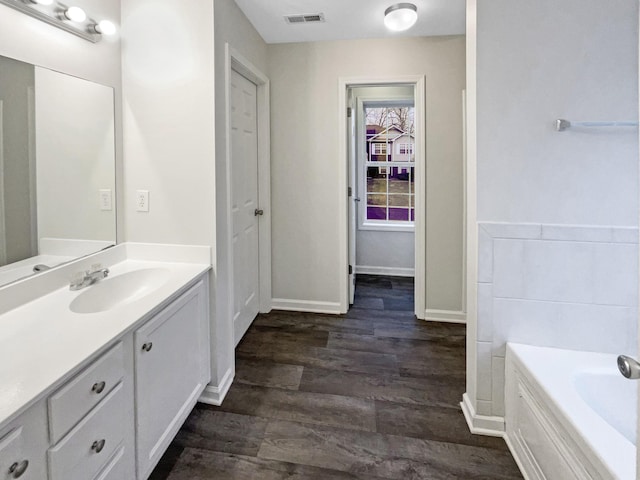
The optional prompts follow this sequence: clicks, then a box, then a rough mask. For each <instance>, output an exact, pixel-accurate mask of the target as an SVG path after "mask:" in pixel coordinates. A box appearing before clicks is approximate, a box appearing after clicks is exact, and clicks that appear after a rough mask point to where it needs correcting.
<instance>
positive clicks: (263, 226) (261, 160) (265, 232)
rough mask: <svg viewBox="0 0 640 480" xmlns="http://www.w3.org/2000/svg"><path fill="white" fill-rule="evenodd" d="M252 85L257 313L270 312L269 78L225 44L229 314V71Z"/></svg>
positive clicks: (230, 303) (230, 307)
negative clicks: (254, 94) (254, 98)
mask: <svg viewBox="0 0 640 480" xmlns="http://www.w3.org/2000/svg"><path fill="white" fill-rule="evenodd" d="M232 70H233V71H235V72H237V73H238V74H240V75H242V76H243V77H245V78H246V79H247V80H249V81H251V82H252V83H254V84H255V85H256V87H257V88H256V90H257V114H258V125H257V126H258V204H259V206H260V208H261V209H262V210H263V211H264V215H263V216H262V218H260V220H259V223H258V243H259V247H258V248H259V249H258V272H259V286H258V288H259V290H260V302H259V303H260V312H261V313H268V312H270V311H271V123H270V104H269V78H268V77H267V76H266V75H265V74H264V73H262V71H260V69H259V68H257V67H256V66H255V65H253V64H252V63H251V62H250V61H249V60H247V59H246V58H245V57H244V56H243V55H242V54H240V52H238V51H237V50H236V49H235V48H233V47H232V46H231V45H229V43H225V116H226V119H225V123H226V126H225V130H226V131H225V137H226V142H225V143H226V145H225V149H226V151H225V160H224V161H225V171H226V178H225V182H226V190H227V192H226V201H227V222H226V224H227V225H226V226H227V245H228V252H227V259H226V260H227V272H228V277H229V285H228V287H227V288H228V291H229V295H228V298H227V308H228V312H229V315H230V316H233V299H234V295H235V292H234V278H233V223H232V222H233V217H232V215H231V205H232V202H231V71H232Z"/></svg>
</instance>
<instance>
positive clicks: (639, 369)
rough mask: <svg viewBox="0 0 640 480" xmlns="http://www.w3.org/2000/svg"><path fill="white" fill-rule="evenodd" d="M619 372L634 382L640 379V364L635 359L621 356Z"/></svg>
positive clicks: (619, 358)
mask: <svg viewBox="0 0 640 480" xmlns="http://www.w3.org/2000/svg"><path fill="white" fill-rule="evenodd" d="M618 370H620V373H621V374H622V375H624V376H625V377H627V378H630V379H632V380H637V379H639V378H640V363H638V361H637V360H636V359H635V358H631V357H627V356H626V355H620V356H619V357H618Z"/></svg>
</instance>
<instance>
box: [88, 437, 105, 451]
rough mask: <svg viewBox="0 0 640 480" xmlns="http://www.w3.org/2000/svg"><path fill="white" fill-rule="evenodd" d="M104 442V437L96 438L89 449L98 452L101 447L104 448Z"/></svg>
mask: <svg viewBox="0 0 640 480" xmlns="http://www.w3.org/2000/svg"><path fill="white" fill-rule="evenodd" d="M105 443H106V440H105V439H104V438H103V439H102V440H96V441H95V442H93V444H92V445H91V450H93V451H94V452H96V453H100V452H101V451H102V449H103V448H104V444H105Z"/></svg>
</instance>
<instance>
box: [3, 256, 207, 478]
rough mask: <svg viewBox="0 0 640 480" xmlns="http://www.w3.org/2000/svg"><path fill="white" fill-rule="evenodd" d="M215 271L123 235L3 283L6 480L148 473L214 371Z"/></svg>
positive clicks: (201, 259) (202, 259) (199, 259)
mask: <svg viewBox="0 0 640 480" xmlns="http://www.w3.org/2000/svg"><path fill="white" fill-rule="evenodd" d="M96 263H100V264H101V266H102V267H105V268H108V269H109V275H108V277H107V278H105V279H104V280H101V281H99V282H97V283H95V284H93V285H91V286H88V287H86V288H82V289H80V290H78V291H71V290H70V289H69V278H71V277H73V275H74V274H77V272H78V271H84V270H88V269H90V268H92V265H93V266H94V267H95V264H96ZM209 269H210V253H209V249H208V248H206V247H170V246H169V247H168V246H150V245H147V246H145V245H136V244H123V245H119V246H117V247H114V248H112V249H110V250H109V251H106V252H101V253H99V254H96V255H92V256H90V257H87V258H85V259H81V260H79V261H77V262H73V263H72V264H69V265H65V266H63V267H60V268H58V269H54V270H52V271H50V272H44V273H43V274H41V275H38V276H36V277H34V278H30V279H26V280H24V281H22V282H18V283H16V284H13V285H9V286H6V287H4V288H2V289H0V305H3V307H4V309H5V310H6V311H3V312H1V315H0V324H1V325H2V327H1V328H0V332H1V333H0V343H1V347H2V348H0V479H2V480H4V479H13V478H22V479H30V480H44V479H48V480H58V479H64V480H69V479H73V480H83V479H87V480H112V479H113V480H116V479H117V480H123V479H139V480H140V479H146V478H148V476H149V475H150V473H151V472H152V470H153V468H154V467H155V465H156V464H157V462H158V460H159V459H160V458H161V456H162V455H163V453H164V451H165V450H166V448H167V447H168V445H169V444H170V443H171V441H172V439H173V437H174V436H175V434H176V433H177V431H178V430H179V428H180V427H181V425H182V423H183V422H184V420H185V419H186V417H187V415H188V414H189V412H190V411H191V409H192V408H193V406H194V405H195V403H196V401H197V400H198V398H199V396H200V394H201V393H202V391H203V390H204V388H205V386H206V385H207V383H208V382H209V379H210V359H209V345H210V342H209V285H208V271H209Z"/></svg>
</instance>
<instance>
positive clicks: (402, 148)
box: [398, 143, 413, 155]
mask: <svg viewBox="0 0 640 480" xmlns="http://www.w3.org/2000/svg"><path fill="white" fill-rule="evenodd" d="M398 153H399V154H400V155H413V143H400V144H398Z"/></svg>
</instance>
